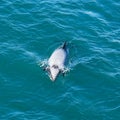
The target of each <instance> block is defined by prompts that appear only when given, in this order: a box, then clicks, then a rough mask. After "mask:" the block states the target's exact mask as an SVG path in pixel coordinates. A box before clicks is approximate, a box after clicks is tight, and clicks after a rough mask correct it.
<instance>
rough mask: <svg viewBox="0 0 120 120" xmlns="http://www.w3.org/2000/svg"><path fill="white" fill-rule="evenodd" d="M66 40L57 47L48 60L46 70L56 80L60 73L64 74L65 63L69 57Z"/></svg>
mask: <svg viewBox="0 0 120 120" xmlns="http://www.w3.org/2000/svg"><path fill="white" fill-rule="evenodd" d="M66 47H67V46H66V42H64V44H63V45H62V46H61V47H60V48H57V49H56V50H55V51H54V52H53V53H52V54H51V56H50V58H49V60H48V67H46V70H48V72H49V76H50V79H51V80H52V81H55V79H56V78H57V76H58V75H59V74H60V73H63V74H64V70H65V63H66V58H67V48H66Z"/></svg>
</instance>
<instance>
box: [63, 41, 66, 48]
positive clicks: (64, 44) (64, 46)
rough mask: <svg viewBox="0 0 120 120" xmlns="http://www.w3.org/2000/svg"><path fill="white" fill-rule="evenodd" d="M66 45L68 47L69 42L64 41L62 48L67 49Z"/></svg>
mask: <svg viewBox="0 0 120 120" xmlns="http://www.w3.org/2000/svg"><path fill="white" fill-rule="evenodd" d="M66 47H67V42H66V41H65V42H64V43H63V45H62V48H63V49H66Z"/></svg>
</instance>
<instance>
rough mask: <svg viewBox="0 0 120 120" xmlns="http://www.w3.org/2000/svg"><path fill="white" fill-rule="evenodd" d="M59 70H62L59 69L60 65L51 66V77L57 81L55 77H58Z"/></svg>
mask: <svg viewBox="0 0 120 120" xmlns="http://www.w3.org/2000/svg"><path fill="white" fill-rule="evenodd" d="M59 72H60V70H59V67H58V66H57V65H53V66H51V67H50V79H51V80H52V81H55V79H56V78H57V76H58V74H59Z"/></svg>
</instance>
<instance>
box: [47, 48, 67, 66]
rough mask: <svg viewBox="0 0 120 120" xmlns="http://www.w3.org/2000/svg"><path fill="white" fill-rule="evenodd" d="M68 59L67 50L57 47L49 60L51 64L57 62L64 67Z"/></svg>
mask: <svg viewBox="0 0 120 120" xmlns="http://www.w3.org/2000/svg"><path fill="white" fill-rule="evenodd" d="M65 60H66V51H65V50H64V49H62V48H58V49H56V50H55V51H54V52H53V53H52V55H51V56H50V58H49V60H48V64H49V65H50V66H52V65H54V64H56V65H57V66H59V67H63V66H64V63H65Z"/></svg>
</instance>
